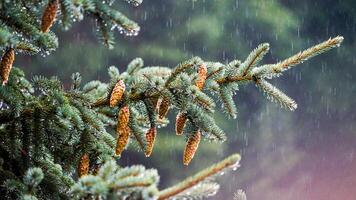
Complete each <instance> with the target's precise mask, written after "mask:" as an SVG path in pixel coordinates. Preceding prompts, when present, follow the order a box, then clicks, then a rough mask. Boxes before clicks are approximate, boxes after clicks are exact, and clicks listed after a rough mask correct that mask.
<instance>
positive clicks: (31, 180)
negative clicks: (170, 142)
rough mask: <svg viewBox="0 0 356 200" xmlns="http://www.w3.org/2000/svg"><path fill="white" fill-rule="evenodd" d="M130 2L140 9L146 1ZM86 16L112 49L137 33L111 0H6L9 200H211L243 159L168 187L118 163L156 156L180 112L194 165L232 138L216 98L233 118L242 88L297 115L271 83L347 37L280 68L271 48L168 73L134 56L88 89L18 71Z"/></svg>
mask: <svg viewBox="0 0 356 200" xmlns="http://www.w3.org/2000/svg"><path fill="white" fill-rule="evenodd" d="M126 1H127V2H128V3H130V4H132V5H134V6H138V5H139V4H140V3H141V2H142V1H140V0H126ZM83 16H90V17H92V18H93V19H94V20H95V26H96V27H97V28H96V29H97V31H98V33H99V34H98V36H99V38H100V40H101V41H102V42H103V43H104V44H105V45H106V46H108V48H113V45H114V42H113V41H114V38H113V33H114V31H115V29H118V30H119V32H120V33H123V34H124V35H126V36H134V35H137V34H138V32H139V30H140V27H139V26H138V25H137V24H136V23H135V22H133V21H132V20H130V19H129V18H127V17H126V16H125V15H123V14H122V13H121V12H119V11H118V10H116V9H115V6H114V1H101V0H100V1H99V0H49V1H40V0H32V1H24V0H15V1H9V0H1V1H0V48H1V50H2V51H3V55H2V58H1V63H0V67H1V71H0V74H1V81H2V86H1V87H0V98H1V111H0V121H1V126H0V138H1V143H0V195H1V196H2V197H5V198H6V199H37V198H38V199H49V198H55V199H72V198H74V199H169V198H176V199H185V198H191V199H196V198H203V197H207V196H210V195H213V194H215V193H216V192H217V190H218V189H219V185H218V184H217V183H215V181H214V180H213V178H214V177H215V176H217V175H218V174H222V172H224V171H227V170H230V169H232V170H235V169H237V167H238V166H239V161H240V156H239V155H238V154H235V155H231V156H230V157H228V158H226V159H225V160H223V161H221V162H219V163H216V164H215V165H213V166H211V167H209V168H207V169H205V170H202V171H201V172H199V173H198V174H196V175H194V176H192V177H189V178H187V179H186V180H184V181H182V182H181V183H178V184H177V185H174V186H172V187H169V188H167V189H164V190H161V191H160V190H158V187H157V186H158V182H159V176H158V174H157V171H155V170H153V169H145V167H143V166H130V167H120V166H118V165H117V163H116V162H115V160H117V159H118V158H120V156H121V153H122V151H124V150H125V148H126V147H127V146H128V145H129V144H130V145H131V144H132V145H134V146H136V147H137V149H138V150H141V151H142V152H144V154H145V155H146V156H147V157H149V156H150V155H151V154H152V153H159V152H153V151H154V143H155V138H156V136H157V134H158V131H157V129H158V128H159V127H162V126H165V125H167V123H168V122H169V121H168V119H167V118H166V115H167V113H168V112H169V111H171V110H172V111H173V110H174V112H176V113H177V118H176V134H177V137H181V138H182V139H183V138H185V140H186V147H185V149H184V152H183V164H184V165H188V164H189V163H190V162H191V160H192V159H193V157H194V154H195V152H196V150H197V149H198V146H199V143H200V141H201V139H203V138H204V139H207V140H210V141H216V142H223V141H224V140H226V136H225V133H224V131H223V130H222V129H221V128H220V127H219V126H218V125H217V124H216V122H215V120H214V117H213V114H214V111H215V107H216V101H220V102H221V103H222V105H223V107H222V110H223V111H224V112H226V114H227V115H228V116H229V117H232V118H235V117H236V115H237V107H236V105H235V102H234V101H233V99H232V97H233V95H234V94H235V92H236V91H237V90H238V88H239V86H240V85H242V84H249V83H252V84H255V85H256V86H257V87H258V88H259V89H260V90H261V91H262V92H263V93H265V94H266V96H267V98H268V99H270V100H272V101H274V102H277V103H278V104H280V105H281V106H282V107H286V108H288V109H290V110H295V109H296V108H297V104H296V102H295V101H294V100H293V99H291V98H290V97H288V96H287V95H286V94H284V93H283V92H282V91H280V90H279V89H278V88H277V87H275V86H273V85H272V84H270V83H269V82H268V80H269V79H272V78H276V77H279V76H280V75H282V73H283V72H284V71H285V70H288V69H290V68H291V67H293V66H296V65H298V64H300V63H302V62H303V61H305V60H307V59H309V58H311V57H313V56H316V55H318V54H320V53H323V52H325V51H327V50H329V49H332V48H334V47H338V46H339V45H340V43H341V42H342V40H343V38H342V37H340V36H338V37H335V38H332V39H329V40H326V41H325V42H322V43H320V44H318V45H315V46H313V47H311V48H309V49H307V50H304V51H301V52H299V53H297V54H295V55H293V56H291V57H289V58H287V59H284V60H281V61H280V62H277V63H274V64H262V65H261V64H260V61H261V60H262V58H263V56H264V55H265V54H266V53H268V51H269V44H267V43H265V44H261V45H259V46H258V47H256V49H254V50H253V51H252V52H251V53H250V54H249V55H248V57H247V58H246V59H245V60H244V61H239V60H233V61H231V62H229V63H220V62H210V61H204V60H202V59H201V58H199V57H193V58H191V59H189V60H187V61H184V62H182V63H180V64H178V65H177V66H176V67H175V68H173V69H171V68H168V67H165V66H145V65H144V62H143V60H142V59H141V58H136V59H134V60H132V61H131V62H130V63H129V64H128V66H127V70H126V71H125V72H122V73H120V72H119V70H118V69H117V68H115V67H110V68H109V70H108V71H109V75H110V79H111V80H110V82H108V83H104V82H100V81H90V82H88V83H86V84H84V85H82V84H81V76H80V74H78V73H75V74H73V75H72V84H71V87H70V88H68V89H66V88H64V86H63V84H62V83H61V82H60V81H59V80H58V79H57V78H56V77H52V78H45V77H42V76H35V77H33V78H32V80H27V79H26V78H25V74H24V73H23V72H22V70H21V69H20V68H15V67H14V68H13V67H12V66H13V63H14V61H15V54H16V53H29V54H37V53H40V54H49V53H50V52H51V51H53V50H55V49H56V48H57V47H58V39H57V37H56V35H55V34H54V33H53V32H51V31H50V29H51V27H52V25H53V24H55V23H57V22H59V23H60V24H61V26H62V27H64V29H68V28H69V27H70V26H71V24H72V23H73V22H74V21H79V20H81V19H82V18H83ZM183 136H184V137H183ZM240 193H241V194H240ZM239 195H240V196H244V195H242V192H239ZM237 196H238V195H237ZM244 198H245V197H244Z"/></svg>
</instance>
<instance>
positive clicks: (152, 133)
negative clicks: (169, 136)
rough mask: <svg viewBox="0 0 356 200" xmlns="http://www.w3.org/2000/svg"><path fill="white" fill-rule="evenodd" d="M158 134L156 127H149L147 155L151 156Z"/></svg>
mask: <svg viewBox="0 0 356 200" xmlns="http://www.w3.org/2000/svg"><path fill="white" fill-rule="evenodd" d="M156 135H157V130H156V127H151V128H150V129H148V131H147V133H146V142H147V145H146V150H145V155H146V157H150V156H151V153H152V150H153V146H154V143H155V139H156Z"/></svg>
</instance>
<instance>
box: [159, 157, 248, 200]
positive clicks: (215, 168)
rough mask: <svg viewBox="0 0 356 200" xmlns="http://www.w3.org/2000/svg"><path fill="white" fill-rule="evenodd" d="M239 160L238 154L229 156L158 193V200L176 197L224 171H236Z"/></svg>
mask: <svg viewBox="0 0 356 200" xmlns="http://www.w3.org/2000/svg"><path fill="white" fill-rule="evenodd" d="M240 159H241V157H240V155H239V154H234V155H231V156H229V157H227V158H226V159H224V160H223V161H221V162H219V163H216V164H214V165H212V166H210V167H208V168H206V169H204V170H202V171H201V172H199V173H197V174H195V175H193V176H191V177H189V178H187V179H185V180H184V181H182V182H180V183H178V184H176V185H174V186H172V187H170V188H167V189H164V190H162V191H160V192H159V195H158V196H159V197H158V199H159V200H163V199H169V198H172V197H174V196H176V195H178V194H179V193H181V192H184V191H185V190H187V189H188V188H192V187H194V186H195V185H198V184H199V183H201V182H203V181H204V180H206V179H207V178H209V177H212V176H215V175H218V174H219V173H221V172H223V171H224V170H226V169H234V170H235V169H237V167H239V162H240Z"/></svg>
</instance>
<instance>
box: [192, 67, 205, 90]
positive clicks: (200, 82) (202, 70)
mask: <svg viewBox="0 0 356 200" xmlns="http://www.w3.org/2000/svg"><path fill="white" fill-rule="evenodd" d="M207 73H208V69H207V68H206V65H205V64H204V63H203V64H201V65H200V66H199V69H198V79H197V80H196V81H195V86H197V87H198V88H199V89H200V90H202V89H203V87H204V84H205V79H206V77H207Z"/></svg>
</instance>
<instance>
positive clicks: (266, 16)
mask: <svg viewBox="0 0 356 200" xmlns="http://www.w3.org/2000/svg"><path fill="white" fill-rule="evenodd" d="M118 7H120V8H119V9H120V10H122V11H123V13H124V14H126V15H128V16H129V17H130V18H131V19H133V20H135V21H136V22H138V23H139V24H140V25H141V32H140V34H139V35H138V36H136V37H124V36H122V35H120V34H119V33H117V37H116V46H115V49H113V50H108V49H106V48H105V47H104V46H103V45H101V44H100V43H99V42H98V41H97V39H96V38H95V33H94V28H93V26H91V25H92V24H93V23H94V22H93V20H91V19H90V18H87V19H86V20H84V21H82V22H80V23H77V24H76V25H74V27H73V28H72V29H71V30H70V31H67V32H63V31H62V30H61V29H60V28H59V26H58V25H56V30H55V32H57V33H58V35H59V39H60V48H59V49H58V50H57V51H55V52H54V53H52V54H51V55H49V56H47V57H41V56H37V57H35V56H23V55H21V58H19V59H18V60H17V61H16V65H17V66H20V67H21V68H22V69H24V70H25V71H26V72H27V73H28V74H27V75H28V76H29V77H31V76H32V75H35V74H42V75H46V76H55V75H56V76H59V77H60V79H62V80H63V81H65V82H68V80H69V79H70V75H71V74H72V73H74V72H80V73H81V74H82V76H83V79H84V80H85V81H89V80H92V79H100V80H103V81H105V80H108V76H107V73H106V71H107V68H108V67H109V66H111V65H115V66H117V67H118V68H119V69H120V70H121V71H124V70H125V68H126V65H127V63H128V62H129V61H130V60H131V59H133V58H135V57H142V58H143V59H144V61H145V65H147V66H151V65H164V66H171V67H174V66H175V65H176V64H177V63H179V62H181V61H184V60H186V59H189V58H190V57H191V56H193V55H196V56H200V57H202V58H203V59H204V60H211V61H220V62H228V61H231V60H233V59H236V58H238V59H241V60H243V59H245V57H246V56H247V55H248V53H249V52H250V51H251V50H252V49H253V48H255V47H256V46H257V45H258V44H260V43H263V42H268V43H270V45H271V52H270V53H269V54H268V56H267V57H265V59H264V61H263V62H264V63H274V62H276V61H278V60H280V59H283V58H286V57H288V56H290V55H292V54H294V53H296V52H298V51H300V50H303V49H305V48H308V47H309V46H312V45H314V44H316V43H319V42H321V41H323V40H326V39H328V38H329V37H334V36H337V35H342V36H344V37H345V41H344V43H343V44H342V46H341V47H340V48H338V49H336V50H332V51H330V52H328V53H326V54H323V55H321V56H318V57H316V58H313V59H312V60H310V61H307V62H305V63H304V64H302V65H300V66H298V67H297V68H294V69H292V70H290V71H288V72H287V73H286V74H285V75H284V76H283V77H280V78H278V79H276V80H274V81H273V82H272V83H273V84H275V85H277V86H278V87H279V88H281V89H282V90H283V91H285V92H286V93H287V94H289V95H290V96H291V97H292V98H294V99H295V100H296V101H297V103H298V105H299V106H298V109H297V110H296V111H295V112H290V111H288V110H284V109H282V108H280V107H278V106H277V105H275V104H272V103H270V102H269V101H268V100H266V99H265V98H264V97H263V95H262V94H261V93H260V92H259V91H258V89H257V88H256V87H255V86H253V85H249V86H246V87H242V88H241V89H240V91H239V92H238V93H237V95H236V97H235V100H236V102H237V105H238V111H239V114H238V118H237V119H234V120H233V119H227V117H226V116H224V115H223V114H221V113H217V114H216V118H217V120H218V124H219V125H220V126H221V127H222V128H223V129H224V130H225V131H226V132H227V133H228V141H227V142H225V143H223V144H213V143H208V142H205V141H204V142H202V143H201V145H200V148H199V150H198V152H197V154H196V157H195V158H194V160H193V162H192V163H191V164H190V165H189V166H188V167H184V166H183V164H182V161H181V160H182V153H183V148H184V138H183V137H176V136H175V134H174V131H173V130H174V128H173V126H172V125H170V126H168V127H167V128H164V129H162V130H160V131H159V134H158V139H157V142H156V145H157V146H156V148H155V149H154V153H153V155H152V156H151V157H150V158H148V159H147V158H145V157H144V156H143V153H142V152H136V151H135V150H134V149H133V148H131V149H130V150H129V151H127V152H125V153H124V154H123V158H122V159H121V161H120V162H121V163H122V164H123V165H129V164H137V163H140V164H144V165H146V166H148V167H153V168H157V169H158V170H159V173H160V175H161V184H160V186H161V187H165V186H168V185H170V184H173V183H175V182H177V181H178V180H181V179H183V178H185V177H187V176H189V175H191V174H194V173H195V172H196V171H198V170H199V169H202V168H204V167H206V166H208V165H210V164H213V163H214V162H216V161H218V160H220V159H222V158H224V157H226V156H227V155H229V154H230V153H234V152H239V153H241V154H242V156H243V160H242V163H241V168H240V169H239V170H237V171H236V172H232V173H231V174H229V175H227V176H222V177H221V178H220V181H221V183H222V185H221V190H220V192H219V193H218V195H217V196H215V197H213V198H212V199H232V198H233V194H234V192H236V191H237V189H240V188H242V189H244V190H245V191H246V192H247V197H248V199H249V200H252V199H271V200H272V199H285V200H289V199H290V200H292V199H293V200H294V199H324V200H325V199H330V200H331V199H343V200H351V199H354V197H355V196H356V191H355V190H354V186H355V185H356V161H355V159H354V154H355V150H356V133H355V130H356V121H355V111H356V104H355V102H356V101H355V98H356V84H355V83H356V82H355V81H356V65H355V63H356V56H355V52H356V2H355V0H314V1H309V0H225V1H219V0H197V1H191V0H180V1H174V0H146V1H144V2H143V4H142V5H141V6H139V7H137V8H132V7H131V6H129V5H127V4H126V3H125V2H119V3H118ZM68 85H69V84H68ZM170 119H171V121H172V122H174V113H171V117H170Z"/></svg>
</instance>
